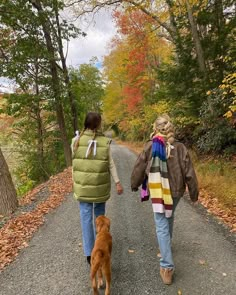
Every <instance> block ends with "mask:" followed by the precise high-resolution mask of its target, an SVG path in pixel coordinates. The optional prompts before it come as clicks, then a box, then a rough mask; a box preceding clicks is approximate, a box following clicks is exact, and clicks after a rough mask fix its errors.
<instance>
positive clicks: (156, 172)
mask: <svg viewBox="0 0 236 295" xmlns="http://www.w3.org/2000/svg"><path fill="white" fill-rule="evenodd" d="M148 186H149V190H150V196H151V200H152V208H153V211H154V212H157V213H165V216H166V217H167V218H168V217H171V215H172V207H173V200H172V197H171V192H170V185H169V179H168V170H167V162H166V145H165V142H164V139H163V136H161V135H160V134H157V135H155V136H154V137H153V140H152V165H151V169H150V173H149V176H148Z"/></svg>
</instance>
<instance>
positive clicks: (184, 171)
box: [131, 140, 199, 202]
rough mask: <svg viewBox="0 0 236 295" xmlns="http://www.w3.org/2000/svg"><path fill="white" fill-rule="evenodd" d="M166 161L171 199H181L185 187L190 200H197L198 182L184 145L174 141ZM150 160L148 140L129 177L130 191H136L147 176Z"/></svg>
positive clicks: (150, 145) (150, 153)
mask: <svg viewBox="0 0 236 295" xmlns="http://www.w3.org/2000/svg"><path fill="white" fill-rule="evenodd" d="M172 145H173V146H174V149H172V150H171V154H170V157H169V158H168V160H167V167H168V174H169V184H170V190H171V195H172V197H182V196H183V194H184V192H185V190H186V185H187V187H188V191H189V195H190V198H191V200H192V201H193V202H194V201H197V200H198V194H199V189H198V182H197V177H196V173H195V171H194V168H193V164H192V161H191V159H190V156H189V153H188V150H187V148H186V147H185V145H184V144H182V143H180V142H178V141H175V142H174V143H173V144H172ZM151 159H152V141H151V140H149V141H148V142H147V143H146V145H145V147H144V150H143V151H142V153H141V154H140V155H139V156H138V158H137V160H136V162H135V165H134V169H133V172H132V175H131V189H132V190H137V189H138V187H139V186H140V185H141V184H142V183H143V180H144V179H145V177H147V176H148V174H149V171H150V166H151Z"/></svg>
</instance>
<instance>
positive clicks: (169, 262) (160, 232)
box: [154, 198, 180, 268]
mask: <svg viewBox="0 0 236 295" xmlns="http://www.w3.org/2000/svg"><path fill="white" fill-rule="evenodd" d="M179 200H180V198H173V211H172V216H171V217H170V218H166V217H165V214H164V213H154V219H155V225H156V234H157V239H158V244H159V248H160V252H161V259H160V266H161V267H163V268H174V261H173V257H172V250H171V239H172V234H173V225H174V212H175V209H176V206H177V205H178V203H179Z"/></svg>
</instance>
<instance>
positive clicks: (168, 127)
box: [153, 114, 175, 144]
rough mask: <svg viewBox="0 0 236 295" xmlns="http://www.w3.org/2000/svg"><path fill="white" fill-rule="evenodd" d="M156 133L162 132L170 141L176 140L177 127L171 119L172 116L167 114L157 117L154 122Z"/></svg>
mask: <svg viewBox="0 0 236 295" xmlns="http://www.w3.org/2000/svg"><path fill="white" fill-rule="evenodd" d="M153 129H154V134H156V133H161V134H162V135H163V136H164V137H165V138H166V140H167V142H168V143H170V144H172V143H173V142H174V141H175V129H174V125H173V124H172V123H171V121H170V117H169V116H168V115H167V114H163V115H160V116H159V117H157V119H156V121H155V122H154V124H153Z"/></svg>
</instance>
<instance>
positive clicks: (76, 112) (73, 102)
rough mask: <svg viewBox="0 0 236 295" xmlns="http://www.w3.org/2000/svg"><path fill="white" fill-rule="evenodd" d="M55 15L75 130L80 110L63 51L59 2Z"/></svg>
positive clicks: (60, 53)
mask: <svg viewBox="0 0 236 295" xmlns="http://www.w3.org/2000/svg"><path fill="white" fill-rule="evenodd" d="M55 16H56V23H57V42H58V50H59V55H60V59H61V64H62V70H63V76H64V81H65V84H66V86H67V93H68V98H69V102H70V108H71V115H72V127H73V130H74V134H75V131H76V130H78V127H79V125H78V111H77V107H76V102H75V99H74V96H73V93H72V91H71V83H70V78H69V73H68V69H67V66H66V58H65V55H64V52H63V44H62V36H61V28H60V21H59V13H58V8H57V4H56V5H55Z"/></svg>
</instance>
